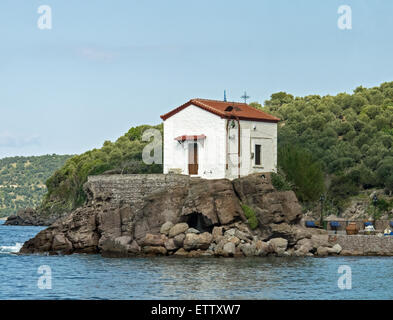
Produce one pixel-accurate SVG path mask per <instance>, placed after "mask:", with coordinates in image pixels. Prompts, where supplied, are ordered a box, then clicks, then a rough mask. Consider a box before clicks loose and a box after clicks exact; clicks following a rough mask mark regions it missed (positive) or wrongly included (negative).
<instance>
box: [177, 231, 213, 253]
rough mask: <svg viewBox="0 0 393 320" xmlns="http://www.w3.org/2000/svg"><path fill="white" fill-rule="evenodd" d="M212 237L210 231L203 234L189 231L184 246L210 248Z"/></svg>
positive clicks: (192, 248) (187, 248)
mask: <svg viewBox="0 0 393 320" xmlns="http://www.w3.org/2000/svg"><path fill="white" fill-rule="evenodd" d="M212 239H213V237H212V235H211V234H210V233H208V232H204V233H202V234H195V233H187V234H186V238H185V239H184V243H183V247H184V249H186V250H196V249H202V250H206V249H208V248H209V246H210V243H211V242H212Z"/></svg>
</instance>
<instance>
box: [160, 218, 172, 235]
mask: <svg viewBox="0 0 393 320" xmlns="http://www.w3.org/2000/svg"><path fill="white" fill-rule="evenodd" d="M172 227H173V223H172V222H170V221H167V222H165V223H164V224H163V225H162V226H161V229H160V233H162V234H165V235H166V236H167V235H168V234H169V230H171V228H172Z"/></svg>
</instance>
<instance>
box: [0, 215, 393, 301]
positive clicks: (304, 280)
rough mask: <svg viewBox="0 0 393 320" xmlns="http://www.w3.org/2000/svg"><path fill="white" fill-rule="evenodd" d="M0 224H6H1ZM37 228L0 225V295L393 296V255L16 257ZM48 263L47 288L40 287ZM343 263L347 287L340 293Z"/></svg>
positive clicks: (57, 296) (90, 296)
mask: <svg viewBox="0 0 393 320" xmlns="http://www.w3.org/2000/svg"><path fill="white" fill-rule="evenodd" d="M0 223H1V224H2V223H3V222H0ZM41 229H42V228H40V227H17V226H15V227H14V226H3V225H0V299H393V258H384V257H383V258H377V257H376V258H373V257H331V258H324V259H316V258H247V259H224V258H198V259H180V258H164V257H162V258H134V259H107V258H102V257H100V256H99V255H72V256H44V255H24V256H18V255H14V254H12V253H11V252H17V251H18V250H19V248H20V246H21V244H22V243H23V242H24V241H25V240H27V239H29V238H31V237H33V236H34V235H35V234H36V233H37V232H39V231H40V230H41ZM42 265H46V266H49V267H50V268H51V272H52V289H39V288H38V286H37V282H38V280H39V277H40V276H42V274H39V273H38V268H39V267H40V266H42ZM341 265H347V266H350V267H351V269H352V289H351V290H341V289H339V288H338V285H337V281H338V279H339V277H340V276H341V274H338V268H339V267H340V266H341Z"/></svg>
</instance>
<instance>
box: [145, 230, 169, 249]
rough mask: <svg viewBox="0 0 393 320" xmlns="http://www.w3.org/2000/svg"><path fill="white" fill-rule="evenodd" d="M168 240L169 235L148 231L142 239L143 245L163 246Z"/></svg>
mask: <svg viewBox="0 0 393 320" xmlns="http://www.w3.org/2000/svg"><path fill="white" fill-rule="evenodd" d="M166 240H167V237H166V236H165V235H163V234H159V235H158V234H151V233H147V234H146V236H145V238H144V239H143V241H142V245H144V246H157V247H162V246H164V245H165V242H166Z"/></svg>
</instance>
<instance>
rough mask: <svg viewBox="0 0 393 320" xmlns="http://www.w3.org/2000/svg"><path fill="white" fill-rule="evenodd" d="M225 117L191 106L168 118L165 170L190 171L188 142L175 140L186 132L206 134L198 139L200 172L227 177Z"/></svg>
mask: <svg viewBox="0 0 393 320" xmlns="http://www.w3.org/2000/svg"><path fill="white" fill-rule="evenodd" d="M225 125H226V124H225V120H224V119H222V118H220V117H219V116H217V115H215V114H213V113H211V112H208V111H205V110H203V109H201V108H199V107H196V106H193V105H191V106H189V107H187V108H185V109H183V110H182V111H180V112H178V113H176V114H175V115H173V116H172V117H170V118H168V119H167V120H165V121H164V173H168V171H169V170H170V169H177V168H178V169H181V173H182V174H188V142H184V143H182V144H179V143H178V142H177V141H176V140H174V139H175V138H176V137H178V136H182V135H201V134H204V135H206V139H204V140H200V141H199V142H198V166H199V170H198V176H200V177H202V178H206V179H220V178H224V177H225V135H226V127H225Z"/></svg>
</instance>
